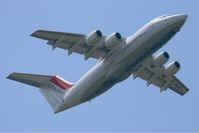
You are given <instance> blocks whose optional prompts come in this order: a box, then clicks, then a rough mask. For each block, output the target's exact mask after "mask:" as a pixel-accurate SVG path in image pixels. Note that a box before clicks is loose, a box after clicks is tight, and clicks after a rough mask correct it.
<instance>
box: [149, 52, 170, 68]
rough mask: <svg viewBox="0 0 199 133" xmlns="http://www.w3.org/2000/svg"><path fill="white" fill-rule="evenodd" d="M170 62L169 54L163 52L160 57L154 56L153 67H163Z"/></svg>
mask: <svg viewBox="0 0 199 133" xmlns="http://www.w3.org/2000/svg"><path fill="white" fill-rule="evenodd" d="M168 60H169V54H168V53H167V52H161V53H159V54H158V55H155V56H153V62H152V67H157V66H158V67H160V66H163V65H164V64H165V63H166V62H167V61H168Z"/></svg>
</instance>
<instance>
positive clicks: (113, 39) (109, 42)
mask: <svg viewBox="0 0 199 133" xmlns="http://www.w3.org/2000/svg"><path fill="white" fill-rule="evenodd" d="M121 40H122V36H121V34H120V33H118V32H115V33H113V34H111V35H110V36H109V37H108V38H107V39H106V40H105V47H107V48H108V49H110V48H112V47H114V46H116V45H118V44H119V43H120V42H121Z"/></svg>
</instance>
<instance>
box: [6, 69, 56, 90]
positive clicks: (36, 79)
mask: <svg viewBox="0 0 199 133" xmlns="http://www.w3.org/2000/svg"><path fill="white" fill-rule="evenodd" d="M7 78H8V79H11V80H15V81H18V82H21V83H24V84H28V85H31V86H35V87H38V88H39V87H41V86H42V85H44V84H45V83H47V82H48V81H49V80H50V79H51V78H52V76H48V75H37V74H24V73H12V74H10V75H9V76H8V77H7Z"/></svg>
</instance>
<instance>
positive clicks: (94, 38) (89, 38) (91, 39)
mask: <svg viewBox="0 0 199 133" xmlns="http://www.w3.org/2000/svg"><path fill="white" fill-rule="evenodd" d="M101 38H102V32H101V31H100V30H94V31H92V32H91V33H89V34H88V35H86V39H85V42H86V44H88V45H94V44H95V43H96V42H98V41H99V40H100V39H101Z"/></svg>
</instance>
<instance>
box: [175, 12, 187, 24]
mask: <svg viewBox="0 0 199 133" xmlns="http://www.w3.org/2000/svg"><path fill="white" fill-rule="evenodd" d="M175 18H176V19H177V20H178V21H183V22H185V21H186V19H187V15H186V14H180V15H176V16H175Z"/></svg>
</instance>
